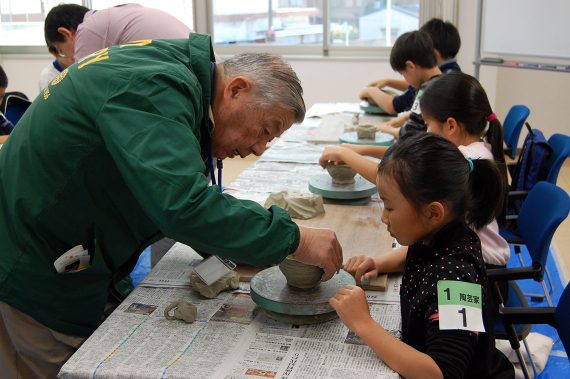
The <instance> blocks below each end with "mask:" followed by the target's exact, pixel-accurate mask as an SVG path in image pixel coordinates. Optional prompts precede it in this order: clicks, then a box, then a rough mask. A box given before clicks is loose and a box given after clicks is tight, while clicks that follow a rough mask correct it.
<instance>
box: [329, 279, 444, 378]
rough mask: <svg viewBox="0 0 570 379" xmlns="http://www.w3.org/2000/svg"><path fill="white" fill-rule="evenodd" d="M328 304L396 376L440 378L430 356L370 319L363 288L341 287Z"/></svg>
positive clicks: (439, 372) (436, 366)
mask: <svg viewBox="0 0 570 379" xmlns="http://www.w3.org/2000/svg"><path fill="white" fill-rule="evenodd" d="M329 302H330V304H331V306H332V307H333V308H334V309H335V310H336V312H337V313H338V315H339V317H340V319H341V320H342V322H343V323H344V324H345V325H346V326H347V327H348V328H349V329H350V330H351V331H353V332H354V333H356V334H357V335H358V336H359V337H360V338H362V340H363V341H364V342H365V343H366V344H367V345H368V346H370V348H371V349H372V350H374V352H375V353H376V354H377V355H378V356H379V357H380V359H382V360H383V361H384V363H386V364H387V365H388V366H390V368H392V369H393V370H394V371H396V372H397V373H398V374H400V375H401V376H403V377H404V378H438V379H439V378H443V374H442V372H441V370H440V368H439V366H438V365H437V364H436V363H435V361H434V360H433V359H432V358H431V357H430V356H429V355H427V354H424V353H422V352H420V351H418V350H416V349H414V348H413V347H411V346H409V345H407V344H405V343H404V342H402V341H400V340H399V339H397V338H395V337H394V336H392V335H391V334H390V333H388V332H387V331H386V330H385V329H384V328H383V327H382V326H381V325H380V324H378V323H377V322H376V321H374V320H373V319H372V316H371V315H370V309H369V308H368V303H367V302H366V295H365V293H364V290H363V289H362V288H360V287H356V286H346V287H344V288H341V289H340V290H339V292H338V293H337V294H336V295H335V297H333V298H331V299H330V301H329Z"/></svg>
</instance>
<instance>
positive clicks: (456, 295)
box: [437, 280, 485, 332]
mask: <svg viewBox="0 0 570 379" xmlns="http://www.w3.org/2000/svg"><path fill="white" fill-rule="evenodd" d="M437 304H438V308H439V329H440V330H452V329H461V330H469V331H472V332H485V326H484V324H483V296H482V290H481V285H480V284H475V283H468V282H460V281H456V280H440V281H438V282H437Z"/></svg>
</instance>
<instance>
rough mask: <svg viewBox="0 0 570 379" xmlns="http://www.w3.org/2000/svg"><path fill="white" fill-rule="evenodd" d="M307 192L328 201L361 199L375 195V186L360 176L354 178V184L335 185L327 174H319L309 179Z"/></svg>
mask: <svg viewBox="0 0 570 379" xmlns="http://www.w3.org/2000/svg"><path fill="white" fill-rule="evenodd" d="M309 191H311V192H312V193H314V194H317V195H321V196H323V197H328V198H329V199H343V200H352V199H363V198H367V197H369V196H372V195H374V194H375V193H376V186H375V185H374V184H372V183H370V182H369V181H368V180H366V179H364V178H363V177H362V176H360V175H356V176H355V177H354V183H351V184H335V183H333V181H332V178H331V176H330V175H329V174H319V175H315V176H313V177H311V178H310V179H309Z"/></svg>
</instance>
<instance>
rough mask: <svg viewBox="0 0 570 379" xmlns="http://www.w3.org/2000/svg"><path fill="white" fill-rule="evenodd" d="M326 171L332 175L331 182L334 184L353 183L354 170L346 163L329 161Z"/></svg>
mask: <svg viewBox="0 0 570 379" xmlns="http://www.w3.org/2000/svg"><path fill="white" fill-rule="evenodd" d="M327 171H328V173H329V175H330V176H331V177H332V182H333V183H334V184H352V183H354V177H355V176H356V171H354V170H353V169H352V168H350V166H349V165H346V164H336V165H335V164H334V163H333V162H329V163H328V164H327Z"/></svg>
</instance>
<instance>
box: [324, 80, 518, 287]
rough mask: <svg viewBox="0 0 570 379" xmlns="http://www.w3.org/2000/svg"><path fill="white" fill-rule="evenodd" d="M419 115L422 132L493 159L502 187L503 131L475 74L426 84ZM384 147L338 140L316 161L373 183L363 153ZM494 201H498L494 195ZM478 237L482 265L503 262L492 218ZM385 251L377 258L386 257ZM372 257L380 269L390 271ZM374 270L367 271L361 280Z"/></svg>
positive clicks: (504, 248)
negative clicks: (338, 165)
mask: <svg viewBox="0 0 570 379" xmlns="http://www.w3.org/2000/svg"><path fill="white" fill-rule="evenodd" d="M420 107H421V109H422V116H423V118H424V121H425V122H426V125H427V128H428V132H430V133H434V134H439V135H441V136H443V137H445V138H447V139H448V140H450V141H451V142H453V143H454V144H455V145H456V146H458V148H459V150H460V151H461V152H462V153H463V155H465V156H466V157H469V158H472V159H490V160H494V161H495V162H496V163H497V165H498V167H499V171H500V172H501V174H502V178H503V185H504V186H505V188H506V186H507V174H506V165H505V158H504V153H503V130H502V126H501V123H500V122H499V120H497V117H496V115H495V114H494V113H493V111H492V109H491V105H490V104H489V100H488V98H487V94H486V93H485V90H484V89H483V87H482V86H481V84H480V83H479V82H478V81H477V79H475V78H473V77H472V76H469V75H467V74H463V73H449V74H446V75H443V76H442V77H441V78H439V79H438V80H436V81H434V83H432V85H430V86H429V87H428V88H427V89H426V91H425V93H424V95H423V96H422V99H421V100H420ZM386 150H387V147H384V146H365V145H348V144H345V145H340V146H329V147H327V148H325V150H324V152H323V154H322V156H321V158H320V160H319V163H320V164H321V165H322V166H323V167H324V166H325V165H326V163H327V162H328V161H334V162H345V163H346V164H348V165H349V166H351V167H352V168H353V169H355V170H356V171H357V172H358V173H359V174H360V175H362V176H363V177H364V178H366V179H367V180H369V181H371V182H372V183H375V182H376V171H377V164H376V162H373V161H371V160H369V159H367V158H365V157H363V155H368V156H374V157H377V158H381V157H382V156H383V155H384V153H385V151H386ZM497 201H503V199H498V200H497ZM476 232H477V235H478V236H479V239H480V240H481V249H482V253H483V260H484V261H485V263H486V264H487V266H488V267H494V266H504V265H506V263H507V261H508V259H509V256H510V249H509V245H508V243H507V242H506V241H505V239H504V238H503V237H501V236H500V235H499V227H498V225H497V221H496V220H493V221H492V222H491V223H489V224H487V225H485V226H484V227H483V228H481V229H479V230H476ZM406 253H407V247H406V246H404V247H401V248H399V249H396V250H394V251H393V253H391V254H398V255H401V256H405V254H406ZM391 254H385V255H383V256H382V257H381V258H378V260H380V261H384V260H386V259H389V256H390V255H391ZM355 258H356V259H353V262H351V263H352V264H353V265H355V266H358V262H357V261H359V259H358V258H360V257H355ZM383 266H385V265H383V264H382V262H377V264H376V267H379V268H381V272H391V270H390V267H389V264H388V265H387V266H386V267H383ZM378 273H379V272H376V271H368V272H367V274H366V275H365V278H366V279H370V278H373V277H375V276H376V275H377V274H378Z"/></svg>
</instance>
